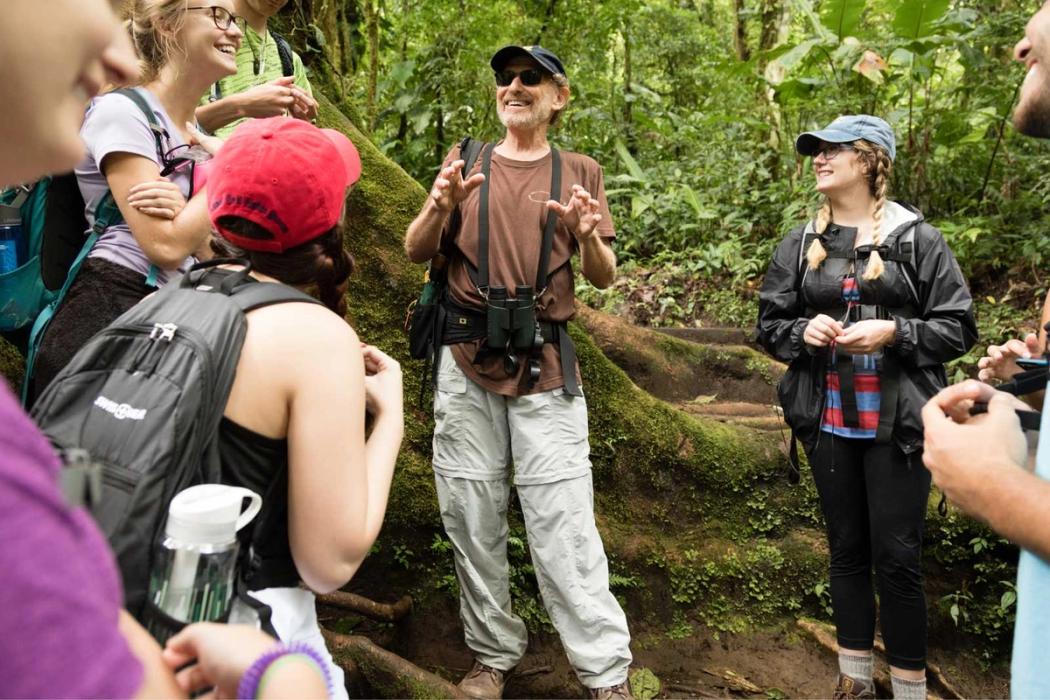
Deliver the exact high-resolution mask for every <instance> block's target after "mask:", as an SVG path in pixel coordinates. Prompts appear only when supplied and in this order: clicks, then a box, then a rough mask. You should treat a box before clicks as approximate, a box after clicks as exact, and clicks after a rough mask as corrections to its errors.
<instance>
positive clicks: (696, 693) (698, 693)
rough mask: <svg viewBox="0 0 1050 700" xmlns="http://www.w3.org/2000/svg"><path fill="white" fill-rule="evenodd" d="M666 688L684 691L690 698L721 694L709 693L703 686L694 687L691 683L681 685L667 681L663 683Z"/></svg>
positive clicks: (711, 696) (713, 696)
mask: <svg viewBox="0 0 1050 700" xmlns="http://www.w3.org/2000/svg"><path fill="white" fill-rule="evenodd" d="M664 688H666V689H667V690H672V691H675V692H678V693H686V694H687V695H689V697H692V698H720V697H722V696H721V695H715V694H714V693H710V692H708V691H706V690H704V689H703V688H694V687H693V686H691V685H682V684H681V683H667V684H666V685H664Z"/></svg>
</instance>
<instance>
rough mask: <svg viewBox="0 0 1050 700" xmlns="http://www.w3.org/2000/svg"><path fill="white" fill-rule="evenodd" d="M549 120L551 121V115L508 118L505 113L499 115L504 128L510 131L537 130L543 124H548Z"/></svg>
mask: <svg viewBox="0 0 1050 700" xmlns="http://www.w3.org/2000/svg"><path fill="white" fill-rule="evenodd" d="M548 119H550V116H549V115H548V116H547V117H544V116H543V115H542V114H540V113H539V112H534V113H532V114H528V115H526V114H515V115H510V116H508V115H506V114H504V113H500V115H499V120H500V122H502V123H503V126H505V127H506V128H508V129H510V128H514V129H535V128H536V127H538V126H540V125H541V124H546V123H547V120H548Z"/></svg>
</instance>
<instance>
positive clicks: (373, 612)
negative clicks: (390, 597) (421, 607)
mask: <svg viewBox="0 0 1050 700" xmlns="http://www.w3.org/2000/svg"><path fill="white" fill-rule="evenodd" d="M317 602H318V603H321V604H323V605H330V606H332V607H333V608H339V609H340V610H348V611H350V612H355V613H357V614H359V615H364V616H365V617H367V618H370V619H372V620H379V621H380V622H397V621H398V620H400V619H401V618H403V617H404V616H405V615H408V614H409V613H410V612H412V597H411V596H407V595H406V596H401V599H400V600H399V601H397V602H396V603H377V602H376V601H374V600H371V599H370V598H365V597H364V596H363V595H358V594H356V593H349V592H347V591H336V592H335V593H327V594H325V595H319V596H317Z"/></svg>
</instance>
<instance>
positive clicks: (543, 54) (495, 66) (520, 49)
mask: <svg viewBox="0 0 1050 700" xmlns="http://www.w3.org/2000/svg"><path fill="white" fill-rule="evenodd" d="M519 56H526V57H528V58H531V59H533V60H534V61H536V63H538V64H540V67H541V68H543V70H545V71H547V72H548V73H550V74H551V75H554V74H555V73H561V74H562V75H565V66H563V65H562V64H561V59H560V58H558V57H557V56H555V55H554V53H553V52H552V51H548V50H547V49H545V48H543V47H542V46H504V47H503V48H502V49H500V50H499V51H497V52H496V53H495V54H494V55H493V56H492V60H491V61H489V65H490V66H492V70H494V71H496V72H497V73H498V72H499V71H501V70H503V69H504V68H506V67H507V64H508V63H510V62H511V59H515V58H518V57H519Z"/></svg>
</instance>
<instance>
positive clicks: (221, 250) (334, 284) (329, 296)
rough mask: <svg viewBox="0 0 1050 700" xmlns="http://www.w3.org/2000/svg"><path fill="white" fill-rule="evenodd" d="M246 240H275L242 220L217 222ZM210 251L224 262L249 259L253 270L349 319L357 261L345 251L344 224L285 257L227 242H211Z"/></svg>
mask: <svg viewBox="0 0 1050 700" xmlns="http://www.w3.org/2000/svg"><path fill="white" fill-rule="evenodd" d="M218 223H219V225H220V226H221V227H222V228H225V229H229V230H231V231H233V232H235V233H238V234H240V235H241V236H244V237H246V238H255V239H258V240H272V239H273V236H272V235H271V234H270V232H269V231H267V230H266V229H264V228H263V227H261V226H259V225H258V224H256V223H254V222H251V221H248V220H247V219H242V218H241V217H239V216H223V217H221V218H220V219H219V221H218ZM211 248H212V250H213V251H214V252H215V254H216V255H219V256H221V257H224V258H246V259H247V260H248V261H249V262H251V264H252V269H253V270H256V271H258V272H261V273H262V274H264V275H269V276H270V277H273V278H274V279H276V280H279V281H281V282H284V283H285V284H287V285H289V286H292V287H296V288H298V289H302V290H303V291H304V292H306V293H307V294H309V295H310V296H313V297H316V298H317V299H320V300H321V303H322V304H324V305H325V306H327V307H328V308H329V309H331V310H332V311H334V312H336V313H337V314H339V315H340V316H345V315H346V298H345V296H344V295H345V294H346V282H347V280H348V279H349V278H350V274H351V273H352V272H353V271H354V258H353V256H351V255H350V253H348V252H347V251H346V249H345V248H343V224H342V223H339V224H336V225H335V226H334V227H333V228H331V229H329V230H328V231H326V232H325V233H322V234H321V235H320V236H318V237H317V238H314V239H311V240H309V241H307V242H306V243H302V244H300V245H297V246H295V247H294V248H289V249H288V250H286V251H284V252H283V253H270V252H264V251H257V250H244V249H243V248H240V247H238V246H236V245H234V244H233V243H230V242H229V241H227V240H226V239H224V238H220V237H218V236H216V237H214V238H212V241H211Z"/></svg>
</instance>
